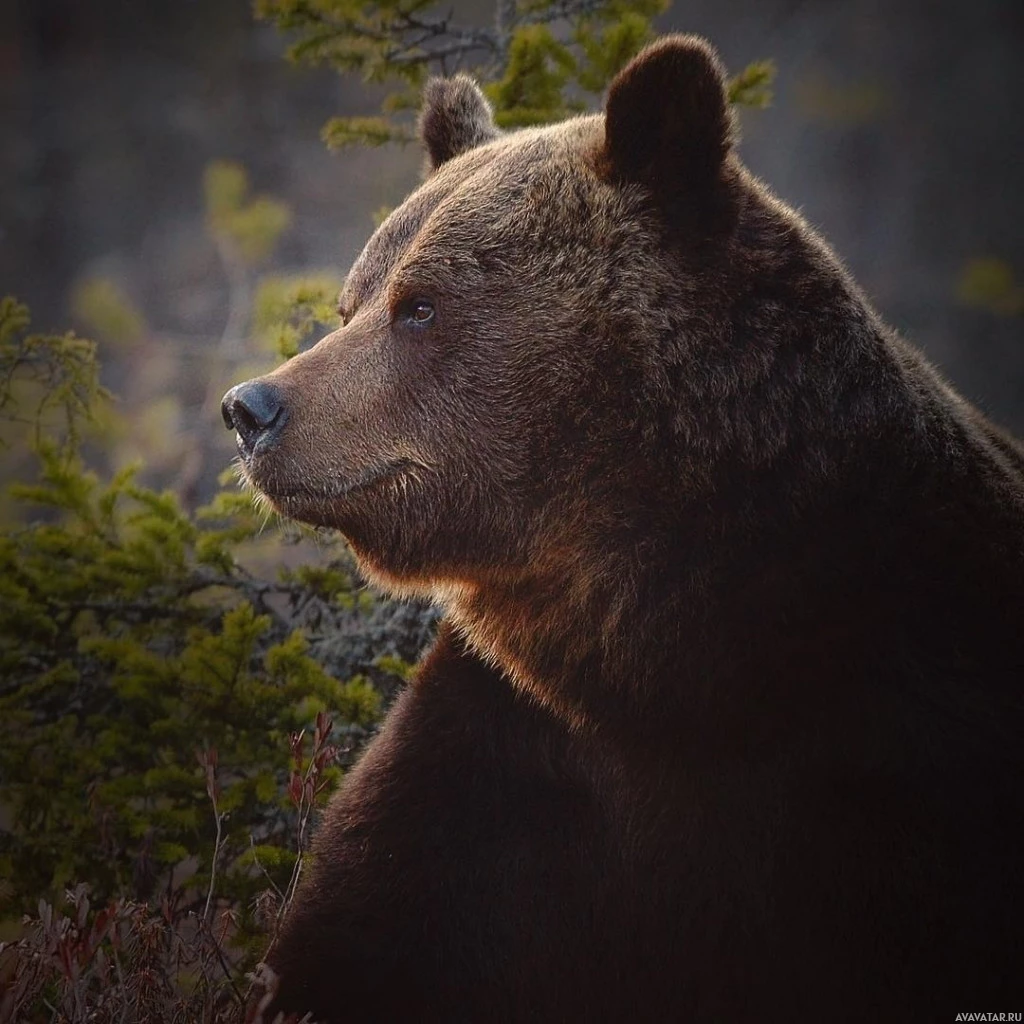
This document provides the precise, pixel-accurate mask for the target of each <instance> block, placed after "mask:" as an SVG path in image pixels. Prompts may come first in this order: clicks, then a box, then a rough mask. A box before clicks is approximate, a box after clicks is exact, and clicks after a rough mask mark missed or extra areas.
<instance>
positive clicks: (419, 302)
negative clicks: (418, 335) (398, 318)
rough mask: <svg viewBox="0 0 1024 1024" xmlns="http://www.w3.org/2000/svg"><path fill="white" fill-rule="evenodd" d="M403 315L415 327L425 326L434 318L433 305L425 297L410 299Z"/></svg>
mask: <svg viewBox="0 0 1024 1024" xmlns="http://www.w3.org/2000/svg"><path fill="white" fill-rule="evenodd" d="M405 317H406V319H407V320H408V321H409V323H411V324H414V325H415V326H416V327H426V326H427V325H428V324H429V323H430V322H431V321H432V320H433V319H434V305H433V303H431V302H428V301H427V300H426V299H411V300H410V301H409V303H408V304H407V305H406V307H405Z"/></svg>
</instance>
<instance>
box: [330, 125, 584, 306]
mask: <svg viewBox="0 0 1024 1024" xmlns="http://www.w3.org/2000/svg"><path fill="white" fill-rule="evenodd" d="M602 140H603V118H601V117H599V116H589V117H579V118H574V119H573V120H571V121H567V122H562V123H561V124H557V125H551V126H548V127H543V128H528V129H523V130H521V131H518V132H515V133H511V134H508V135H503V136H500V137H499V138H498V139H496V140H495V141H493V142H490V143H487V144H486V145H483V146H480V147H478V148H477V149H473V150H470V151H469V152H467V153H464V154H462V155H461V156H458V157H455V158H454V159H452V160H449V161H447V162H446V163H445V164H444V165H443V166H442V167H441V168H439V169H438V170H437V171H435V172H434V173H433V174H431V176H430V177H429V178H427V180H426V181H425V182H424V183H423V184H422V185H420V187H419V188H417V189H416V190H415V191H414V192H413V193H412V194H411V195H410V196H409V197H408V198H407V199H406V200H405V201H404V202H403V203H402V204H401V205H400V206H399V207H397V208H396V209H395V210H394V211H392V213H391V214H390V215H389V216H388V217H387V218H386V219H385V220H384V222H383V223H382V224H381V225H380V227H379V228H378V229H377V230H376V231H375V232H374V234H373V235H372V237H371V238H370V240H369V241H368V242H367V244H366V246H365V247H364V249H363V251H362V253H361V254H360V256H359V257H358V259H357V260H356V262H355V263H354V264H353V266H352V269H351V270H350V271H349V274H348V277H347V279H346V281H345V284H344V287H343V288H342V293H341V304H342V305H343V306H347V307H349V308H355V307H357V306H359V305H361V304H362V303H363V302H365V301H367V300H368V299H369V298H370V297H371V296H372V295H373V294H375V293H376V292H377V291H378V290H379V289H380V287H381V285H382V283H383V282H384V281H385V280H386V279H388V278H389V277H390V276H391V275H392V274H393V273H394V272H395V270H396V269H397V268H398V267H399V266H400V265H402V264H404V263H407V262H408V261H409V260H410V259H412V258H416V257H422V258H423V262H427V263H429V261H430V260H431V259H433V258H434V257H443V258H445V259H446V260H447V261H448V262H451V261H458V259H459V258H461V257H468V258H472V257H473V256H474V255H477V254H479V253H480V252H482V251H486V250H488V249H494V250H496V251H501V250H502V249H504V248H505V247H507V245H508V243H509V242H510V241H512V240H513V239H514V238H517V237H519V238H527V239H533V240H534V241H537V242H542V241H543V238H542V237H540V236H539V234H538V233H543V232H546V231H549V230H551V229H552V228H553V227H554V223H553V222H554V221H556V220H557V221H560V222H563V223H566V224H569V225H571V226H572V227H573V229H574V230H586V227H587V224H586V220H585V217H586V214H587V213H588V212H589V210H590V208H591V207H592V206H593V205H594V204H595V203H597V202H598V197H599V195H600V193H601V191H602V186H601V183H600V182H599V180H598V177H597V174H596V171H595V169H594V155H595V154H596V152H597V149H598V147H599V146H600V144H601V142H602ZM581 207H585V208H586V209H581Z"/></svg>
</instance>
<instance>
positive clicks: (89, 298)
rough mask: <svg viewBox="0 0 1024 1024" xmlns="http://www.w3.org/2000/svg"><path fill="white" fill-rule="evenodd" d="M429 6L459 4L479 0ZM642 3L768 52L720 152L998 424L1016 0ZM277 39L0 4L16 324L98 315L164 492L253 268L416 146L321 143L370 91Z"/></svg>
mask: <svg viewBox="0 0 1024 1024" xmlns="http://www.w3.org/2000/svg"><path fill="white" fill-rule="evenodd" d="M456 10H457V12H458V13H459V14H460V15H461V16H463V17H466V18H469V20H472V19H473V18H474V17H477V18H478V19H479V20H480V21H481V22H484V21H485V20H486V19H488V18H490V17H491V16H492V14H491V12H492V10H493V5H492V4H491V3H489V2H488V3H475V4H474V3H462V4H461V5H458V4H457V5H456ZM657 25H658V27H659V28H660V29H662V30H670V29H682V30H686V31H693V32H697V33H701V34H703V35H706V36H707V37H708V38H709V39H710V40H712V41H713V43H714V44H715V45H716V46H717V47H718V48H719V49H720V51H721V53H722V55H723V57H724V58H725V61H726V63H727V64H728V66H729V67H730V68H731V69H733V70H739V69H740V68H742V67H743V66H745V65H746V64H747V63H748V62H750V61H752V60H756V59H761V58H771V59H772V60H774V61H775V63H776V65H777V69H778V74H777V79H776V82H775V90H774V101H773V103H772V105H771V106H770V107H769V108H768V109H766V110H748V109H744V110H743V113H742V119H743V143H742V154H743V156H744V158H745V160H746V162H747V164H748V165H749V166H750V167H751V168H752V169H753V170H754V172H755V173H756V174H758V175H759V176H760V177H762V178H763V179H764V180H765V181H767V182H768V183H769V184H770V185H771V186H772V188H773V189H774V190H775V191H776V192H777V193H778V194H779V195H780V196H781V197H782V198H783V199H785V200H786V201H788V202H789V203H791V204H792V205H794V206H796V207H797V208H798V209H800V210H801V211H802V212H803V214H804V215H805V216H806V217H807V219H808V220H809V221H810V222H811V223H812V224H813V225H815V226H816V227H817V228H818V229H819V230H820V231H821V232H822V233H823V234H824V235H825V236H826V238H828V239H829V240H830V241H831V243H832V244H833V246H834V247H835V248H836V249H837V251H838V252H839V254H840V256H841V257H842V258H843V259H844V260H845V261H846V263H847V264H848V266H849V267H850V268H851V270H852V271H853V273H854V275H855V276H856V278H857V279H858V280H859V282H860V283H861V285H862V286H863V287H864V289H865V290H866V292H867V294H868V295H869V296H870V298H871V299H872V300H873V301H874V303H875V304H876V305H877V306H878V308H879V309H880V310H881V311H882V313H883V315H884V316H885V317H886V319H888V320H889V322H891V323H892V324H894V325H895V326H896V327H897V328H898V329H899V330H900V331H902V332H903V333H904V334H905V335H906V336H908V337H909V338H910V339H911V340H913V341H914V342H915V343H917V344H918V345H920V346H922V347H923V348H924V349H925V350H926V351H927V352H928V354H929V355H930V356H931V358H932V359H933V360H934V361H935V362H937V363H938V364H939V365H940V366H941V367H942V368H943V370H944V371H945V373H946V374H947V375H948V376H949V377H950V378H952V379H953V381H954V382H955V383H956V384H957V385H958V387H959V388H960V389H961V390H963V391H964V392H965V393H966V394H967V395H968V396H969V397H970V398H971V400H973V401H974V402H976V403H978V404H979V405H980V406H981V407H982V408H983V409H985V410H986V411H987V412H989V413H990V414H991V415H992V416H994V417H995V418H996V419H997V420H998V421H1000V422H1001V423H1003V424H1005V425H1007V426H1009V427H1011V428H1013V429H1015V430H1016V431H1017V432H1019V433H1020V432H1024V239H1022V236H1021V226H1022V224H1024V195H1022V190H1021V182H1022V180H1024V61H1022V58H1021V53H1022V46H1024V4H1022V3H1020V0H976V2H974V3H972V4H970V5H965V4H963V3H962V2H953V0H929V2H924V0H897V2H894V0H842V2H828V0H814V2H807V0H804V2H799V0H688V2H676V3H675V4H673V5H672V7H671V8H670V9H669V11H668V13H667V14H665V15H663V16H662V17H661V18H660V19H659V20H658V22H657ZM285 45H286V39H285V38H284V37H283V36H282V34H281V33H280V32H279V31H278V30H277V29H276V28H274V27H273V26H271V25H269V24H267V23H261V22H259V21H257V20H256V19H255V18H254V16H253V11H252V9H251V5H250V3H249V0H145V2H128V0H89V2H82V0H7V2H6V3H5V4H4V5H3V7H2V13H0V119H2V123H3V125H4V140H5V141H4V145H3V146H2V147H0V291H2V292H3V293H5V294H10V293H13V294H15V295H17V296H18V297H19V298H20V299H21V300H22V301H24V302H26V303H28V305H29V306H30V307H31V309H32V313H33V322H34V325H35V326H36V327H37V328H38V329H41V330H63V329H65V328H67V327H69V326H73V327H74V328H75V329H76V330H77V331H79V332H80V333H82V334H85V335H86V336H89V337H96V338H98V340H100V342H101V350H100V353H101V358H102V359H103V362H104V367H105V369H104V378H105V382H106V383H107V384H108V385H109V386H111V387H112V388H113V390H114V391H115V392H116V393H118V394H119V395H120V396H121V398H122V402H123V403H124V404H125V406H126V407H127V408H128V409H129V410H135V415H134V419H133V422H134V423H135V424H136V429H134V430H133V431H132V436H131V437H127V438H125V437H122V438H121V439H120V441H119V442H117V443H119V444H121V445H122V446H123V447H125V453H124V454H125V457H128V456H133V455H144V456H145V460H146V462H147V464H148V465H149V466H150V467H151V471H152V472H159V471H160V466H161V460H163V462H164V464H165V471H166V472H167V473H168V474H169V475H168V479H172V480H174V479H176V480H177V483H178V484H179V487H180V488H181V489H184V490H188V489H189V488H192V489H193V490H198V491H199V492H202V493H206V492H208V491H209V490H210V488H211V486H212V481H213V479H214V476H213V475H211V474H214V471H215V470H217V469H220V468H223V465H224V464H225V463H226V461H227V459H228V458H230V453H231V445H230V438H229V437H228V436H227V433H226V432H225V433H224V436H223V437H222V438H220V437H219V436H218V440H217V444H221V445H222V448H221V449H218V451H219V452H220V454H221V455H222V456H223V460H224V461H219V459H220V456H218V457H217V458H215V459H210V460H209V461H210V462H211V463H218V464H217V465H212V466H210V465H204V466H199V467H196V466H192V467H191V468H189V467H187V466H186V467H184V468H182V466H181V465H178V464H177V463H176V462H175V460H176V459H177V460H179V461H180V452H178V449H180V448H181V447H183V446H185V447H187V438H188V435H189V431H191V430H194V429H195V425H196V422H197V420H196V417H197V416H200V417H201V413H202V410H203V408H204V404H205V406H206V407H208V406H209V405H210V402H211V400H212V399H214V398H218V397H219V394H220V391H221V386H222V385H226V384H228V383H230V382H231V381H232V380H237V379H241V376H242V374H243V373H244V372H245V371H246V370H247V369H249V368H250V365H248V364H246V365H243V364H245V360H246V359H247V358H249V357H250V356H252V355H253V352H252V350H251V349H250V348H249V347H247V345H248V343H246V345H241V344H240V343H239V336H245V337H248V336H249V335H251V334H252V332H253V331H254V330H256V325H254V323H253V322H252V318H251V313H250V309H251V306H252V299H253V296H254V295H255V294H256V293H257V292H258V289H259V285H260V281H261V280H263V279H264V278H266V276H267V275H278V276H279V275H282V274H284V275H287V274H295V273H302V274H307V275H308V274H321V275H323V277H324V278H326V279H337V280H340V279H341V277H342V276H343V274H344V271H345V270H346V269H347V267H348V265H349V264H350V262H351V261H352V259H353V258H354V257H355V255H356V254H357V253H358V251H359V249H360V248H361V246H362V244H363V243H364V242H365V240H366V238H367V237H368V235H369V233H370V232H371V231H372V229H373V220H372V213H373V211H375V210H377V209H379V208H381V207H383V206H388V205H394V204H396V203H397V202H398V201H400V200H401V198H402V196H403V195H404V194H405V193H406V192H407V191H408V190H409V189H410V188H411V187H412V186H413V185H414V184H415V183H416V181H417V179H418V174H419V166H420V154H419V153H418V152H417V150H416V147H415V146H405V147H402V146H399V145H388V146H383V147H380V148H377V149H368V148H365V147H357V148H351V149H346V150H342V151H337V152H329V151H328V149H327V148H326V147H325V145H324V144H323V142H322V141H321V138H320V130H321V127H322V126H323V124H324V122H325V121H326V120H327V119H328V118H329V117H330V116H332V115H337V114H343V115H346V114H347V115H352V114H358V113H361V112H363V113H373V112H374V109H375V107H376V105H377V103H378V101H379V97H380V95H381V93H380V92H379V91H377V92H376V93H375V91H374V89H372V88H370V87H367V86H365V85H364V84H363V83H361V82H360V81H359V80H358V78H357V77H356V76H347V77H343V76H341V75H339V74H338V73H336V72H334V71H332V70H329V69H327V68H313V69H311V68H310V67H307V66H303V67H299V66H296V65H293V64H289V63H288V62H287V61H286V60H285V59H284V57H283V53H284V49H285ZM225 160H226V161H232V162H233V163H232V164H230V165H226V166H228V167H229V168H235V169H236V170H237V169H242V170H243V172H244V174H245V175H247V182H245V181H244V180H243V181H242V183H241V185H240V187H242V188H243V189H244V188H246V187H247V188H248V191H247V192H246V196H247V197H248V196H260V195H265V196H268V197H271V198H272V200H273V202H274V203H277V204H282V205H280V206H278V207H273V208H271V214H273V212H274V210H275V209H276V210H277V213H278V214H279V218H278V221H277V222H275V223H274V224H273V225H272V226H271V227H270V228H268V230H269V232H270V235H271V236H272V237H270V238H267V239H265V240H264V242H265V243H266V244H261V243H260V242H259V239H257V244H256V245H255V246H254V247H253V250H252V252H250V253H249V254H248V255H247V256H246V258H244V259H241V260H239V259H235V260H234V261H232V259H230V258H225V253H224V251H223V247H219V246H218V239H217V234H216V231H212V230H211V214H210V202H211V200H210V195H209V181H208V180H207V185H206V188H207V191H206V192H205V193H204V175H208V172H209V168H210V167H211V164H212V163H213V162H215V161H225ZM236 165H237V167H236ZM217 166H221V167H222V168H223V167H224V166H225V165H217ZM235 185H238V183H237V182H236V183H235ZM225 187H234V186H232V185H231V183H230V182H229V183H228V185H227V186H225ZM271 219H272V220H273V217H271ZM232 346H234V348H232ZM211 353H212V354H214V355H217V354H219V355H220V356H222V357H223V358H220V359H219V361H217V365H216V366H215V367H214V368H213V369H211V363H210V360H209V358H208V357H210V356H211ZM256 355H257V356H258V355H259V352H258V351H257V352H256ZM243 357H244V358H243ZM256 361H257V362H258V358H257V360H256ZM250 363H251V360H250ZM211 374H212V375H213V376H214V377H215V378H216V379H215V380H212V381H211V379H210V377H211ZM207 392H209V393H207ZM214 392H216V394H214ZM208 413H209V409H208V408H207V415H208ZM203 422H206V421H203ZM112 443H113V442H112ZM119 461H120V460H119ZM172 464H174V466H173V471H171V470H170V469H167V467H169V466H171V465H172ZM182 474H184V477H182Z"/></svg>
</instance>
